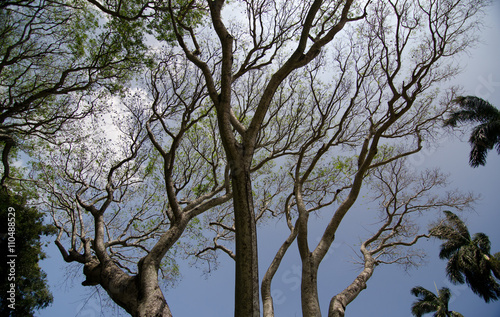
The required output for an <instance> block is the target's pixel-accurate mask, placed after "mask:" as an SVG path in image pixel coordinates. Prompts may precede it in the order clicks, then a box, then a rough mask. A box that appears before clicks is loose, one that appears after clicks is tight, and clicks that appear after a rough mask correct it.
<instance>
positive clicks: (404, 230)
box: [328, 159, 475, 317]
mask: <svg viewBox="0 0 500 317" xmlns="http://www.w3.org/2000/svg"><path fill="white" fill-rule="evenodd" d="M368 183H369V184H371V185H372V187H371V188H370V194H371V195H373V197H374V198H375V199H376V201H377V202H378V203H379V208H380V210H381V213H380V220H381V221H380V224H378V226H376V227H375V230H376V231H375V232H374V233H373V234H372V235H371V236H370V237H369V238H368V239H366V240H365V241H364V242H363V243H361V246H360V251H361V256H360V258H361V263H362V265H363V270H362V271H361V272H360V273H359V274H358V276H357V277H356V278H355V280H354V281H353V282H352V283H351V284H350V285H349V286H348V287H346V288H345V289H344V290H343V291H342V292H340V293H339V294H337V295H335V296H334V297H333V298H332V300H331V302H330V308H329V312H328V316H330V317H343V316H344V313H345V310H346V307H347V305H348V304H349V303H350V302H352V301H353V300H354V299H355V298H356V297H357V296H358V295H359V294H360V293H361V291H362V290H363V289H365V288H366V285H367V282H368V280H369V279H370V278H371V276H372V275H373V273H374V271H375V268H376V267H377V266H378V265H381V264H400V265H403V266H404V267H406V268H407V267H410V266H417V265H419V260H420V259H421V258H422V257H423V256H424V254H425V253H423V252H422V251H421V250H418V249H414V248H413V246H414V245H415V244H416V243H417V242H418V241H419V240H420V239H422V238H429V237H430V234H425V233H423V232H421V233H419V231H421V230H420V226H419V225H418V221H417V218H418V217H419V216H422V214H428V213H431V212H432V211H433V210H439V209H440V208H443V207H454V208H456V209H458V210H462V209H464V208H467V207H469V205H470V203H471V202H473V201H474V199H475V198H474V196H473V195H471V194H465V195H464V194H463V193H460V192H458V191H448V192H446V193H444V194H442V195H437V194H433V193H435V192H438V191H439V189H440V188H445V187H446V185H447V181H446V177H445V176H444V175H443V174H442V173H440V172H439V171H437V170H427V171H424V172H421V173H420V175H419V174H417V173H415V172H413V173H412V172H411V169H410V167H409V164H408V163H407V162H406V160H404V159H400V160H397V161H393V162H390V163H388V164H386V165H382V166H379V167H377V168H375V169H374V171H373V172H372V175H370V179H369V180H368ZM405 249H406V251H405Z"/></svg>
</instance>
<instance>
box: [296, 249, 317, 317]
mask: <svg viewBox="0 0 500 317" xmlns="http://www.w3.org/2000/svg"><path fill="white" fill-rule="evenodd" d="M311 257H312V255H311ZM311 257H309V259H307V260H305V261H304V259H303V260H302V283H301V285H300V290H301V300H302V314H303V316H308V317H321V309H320V306H319V298H318V267H317V265H316V264H314V261H313V260H312V258H311Z"/></svg>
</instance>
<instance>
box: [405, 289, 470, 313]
mask: <svg viewBox="0 0 500 317" xmlns="http://www.w3.org/2000/svg"><path fill="white" fill-rule="evenodd" d="M436 290H437V289H436ZM411 293H412V294H413V295H415V296H416V297H418V300H417V301H416V302H414V303H413V305H412V307H411V313H412V314H413V315H414V316H416V317H421V316H422V315H425V314H427V313H432V312H435V313H434V316H435V317H463V316H462V314H460V313H457V312H454V311H449V310H448V302H449V301H450V298H451V292H450V290H449V289H448V288H447V287H443V288H441V289H440V290H439V291H438V295H437V296H436V295H435V294H434V293H433V292H431V291H429V290H427V289H425V288H423V287H422V286H417V287H414V288H412V290H411Z"/></svg>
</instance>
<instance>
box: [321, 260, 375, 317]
mask: <svg viewBox="0 0 500 317" xmlns="http://www.w3.org/2000/svg"><path fill="white" fill-rule="evenodd" d="M375 266H376V262H375V260H374V259H373V258H372V257H371V255H368V254H365V267H364V269H363V271H362V272H361V273H360V274H359V275H358V276H357V277H356V279H355V280H354V281H353V282H352V283H351V285H349V286H348V287H347V288H346V289H344V290H343V291H342V292H340V293H339V294H337V295H335V296H334V297H333V298H332V300H331V301H330V307H329V309H328V317H344V315H345V309H346V307H347V305H349V303H351V302H352V301H353V300H354V299H355V298H356V297H357V296H358V295H359V293H361V291H362V290H364V289H365V288H366V282H367V281H368V280H369V279H370V277H371V276H372V274H373V270H374V269H375Z"/></svg>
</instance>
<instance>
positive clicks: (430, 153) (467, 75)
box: [36, 0, 500, 317]
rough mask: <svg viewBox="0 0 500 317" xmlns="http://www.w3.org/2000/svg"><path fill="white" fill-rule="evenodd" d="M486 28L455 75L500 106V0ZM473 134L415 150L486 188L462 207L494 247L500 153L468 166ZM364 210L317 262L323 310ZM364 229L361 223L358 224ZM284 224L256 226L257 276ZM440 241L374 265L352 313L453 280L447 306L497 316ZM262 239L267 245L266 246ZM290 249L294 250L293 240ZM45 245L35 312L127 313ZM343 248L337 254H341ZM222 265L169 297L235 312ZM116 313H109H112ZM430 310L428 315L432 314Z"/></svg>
mask: <svg viewBox="0 0 500 317" xmlns="http://www.w3.org/2000/svg"><path fill="white" fill-rule="evenodd" d="M485 24H486V26H487V28H486V29H485V30H484V32H483V33H482V41H483V43H482V44H480V45H478V46H477V48H476V49H474V50H473V51H471V55H470V58H468V60H467V62H466V64H465V65H464V66H465V67H466V70H465V72H464V73H463V74H461V75H460V76H459V77H458V78H457V79H456V80H457V82H459V83H460V84H461V85H463V87H464V91H465V94H466V95H476V96H479V97H481V98H484V99H486V100H489V101H490V102H491V103H492V104H493V105H495V106H497V107H499V108H500V1H498V0H497V1H495V4H494V5H493V6H492V7H491V8H490V10H489V11H488V17H487V19H485ZM467 138H468V135H467V134H465V135H463V136H462V137H461V140H460V139H458V138H451V137H449V138H447V139H445V140H440V141H439V147H438V148H436V149H434V150H427V151H425V152H423V153H421V154H419V156H418V157H416V158H414V160H413V164H415V166H416V167H422V168H424V167H429V168H430V167H440V168H441V169H442V171H443V172H445V173H449V175H450V176H449V180H450V181H451V185H450V187H451V188H460V189H461V190H463V191H465V192H467V191H473V192H475V193H477V194H480V195H481V200H480V201H479V202H478V203H477V204H476V205H475V212H465V213H463V214H461V216H462V218H463V219H464V220H466V223H467V225H468V227H469V230H470V232H471V233H476V232H484V233H486V234H487V235H488V236H489V237H490V241H491V245H492V253H495V252H500V230H498V228H499V225H500V208H499V205H500V191H499V189H500V155H498V154H497V153H495V152H494V151H490V153H489V155H488V159H487V165H486V166H485V167H479V168H475V169H473V168H471V167H469V165H468V155H469V150H470V147H469V144H468V143H467ZM362 212H363V205H360V204H357V205H356V207H355V208H354V210H353V212H350V213H349V214H348V216H347V217H346V219H345V223H344V224H343V226H342V227H341V229H340V230H339V232H338V233H337V235H336V237H337V239H336V242H335V244H334V248H335V250H334V251H335V253H334V254H335V255H333V256H332V257H331V258H328V259H326V260H325V261H324V263H322V265H321V266H320V283H319V292H320V302H321V305H322V311H323V313H324V314H325V315H326V314H327V307H328V303H329V300H330V298H331V296H333V295H334V294H335V293H337V292H338V291H340V290H342V289H343V288H344V287H346V286H347V285H348V284H349V283H351V282H352V280H353V279H354V278H355V277H356V275H357V274H358V268H359V267H357V266H353V265H352V264H351V263H350V262H349V261H350V257H352V256H354V253H353V251H352V249H354V250H357V249H358V246H357V245H356V244H355V242H356V241H353V240H352V239H353V238H354V239H355V238H356V236H355V235H359V237H360V238H363V236H362V232H354V235H353V232H352V231H355V229H353V228H355V225H356V217H358V216H359V215H360V214H361V213H362ZM358 231H359V230H358ZM286 234H287V233H286V231H283V230H281V231H280V228H279V226H278V225H276V226H275V225H274V224H268V225H265V226H264V227H262V228H260V229H259V246H260V247H261V249H260V250H259V252H260V253H259V260H260V266H261V267H260V277H261V278H262V276H263V274H264V272H265V270H266V269H267V265H268V264H269V261H270V259H271V257H272V256H273V255H274V252H276V250H277V248H278V247H279V245H280V244H281V243H282V241H283V239H284V237H285V235H286ZM439 244H440V242H439V241H435V240H432V239H431V240H429V241H427V242H425V241H424V242H423V243H422V244H420V245H419V246H420V247H421V248H424V249H425V250H426V251H427V253H428V256H427V264H426V265H423V266H421V267H420V268H418V269H412V270H410V271H409V272H405V271H404V270H403V269H402V268H400V267H397V266H392V265H381V266H379V267H377V268H376V270H375V273H374V275H373V277H372V278H371V279H370V280H369V282H368V287H367V289H366V290H364V291H363V292H362V293H361V294H360V295H359V296H358V298H357V299H356V300H355V301H354V302H352V303H351V304H350V305H349V306H347V310H346V315H347V316H348V317H358V316H374V317H410V316H411V314H410V306H411V303H412V302H413V301H414V300H415V297H414V296H412V295H411V294H410V289H411V288H412V287H414V286H417V285H420V286H423V287H425V288H427V289H429V290H435V287H437V288H441V287H445V286H446V287H449V288H450V290H451V291H452V300H451V302H450V309H451V310H455V311H458V312H460V313H462V314H463V315H464V316H465V317H475V316H482V317H499V316H500V301H498V302H494V303H489V304H486V303H484V301H483V300H482V299H480V298H479V297H478V296H477V295H475V294H473V293H472V292H471V291H470V290H469V289H468V288H467V286H465V285H461V286H460V285H458V286H457V285H452V284H450V283H449V282H448V281H447V279H446V275H445V265H446V262H445V261H443V260H440V259H439V258H438V252H439V251H438V250H439ZM263 246H265V247H263ZM291 249H295V250H296V245H295V244H294V245H292V247H291ZM46 252H47V254H48V255H49V258H48V259H46V260H44V261H42V263H41V267H42V269H43V270H44V271H45V272H47V274H48V280H49V285H50V287H51V291H52V293H53V295H54V303H53V304H52V305H51V306H50V307H48V308H46V309H43V310H40V311H39V312H38V313H37V314H36V316H39V317H54V316H65V317H73V316H75V317H76V316H78V317H96V316H108V317H110V316H128V315H127V314H126V313H125V312H124V311H123V310H121V309H119V308H113V307H111V308H108V309H107V310H105V311H104V312H103V311H101V303H100V301H99V298H96V297H90V298H89V296H88V294H89V293H91V292H92V288H90V287H83V286H81V285H80V283H81V282H82V281H83V273H82V267H81V266H78V267H77V268H76V271H75V278H74V279H73V281H69V282H67V283H66V282H65V281H64V280H65V270H66V268H67V266H68V265H67V264H66V263H65V262H64V261H63V259H62V257H61V255H60V254H59V251H58V250H57V248H56V246H55V245H54V244H53V243H52V244H51V245H50V246H49V247H48V248H46ZM337 255H339V256H337ZM220 259H221V265H220V267H219V269H218V270H217V271H215V272H214V273H212V274H211V275H210V276H208V277H207V278H206V277H204V276H203V275H202V271H201V270H199V269H195V268H188V267H185V268H184V267H183V268H182V274H183V277H182V279H181V280H180V281H179V282H178V285H177V286H176V287H175V288H173V289H171V290H169V291H168V292H167V293H166V295H165V296H166V298H167V302H168V304H169V306H170V308H171V310H172V313H173V315H174V316H206V317H211V316H214V317H218V316H223V317H224V316H232V315H233V288H234V282H233V281H234V274H233V272H234V268H233V264H232V263H231V261H229V260H227V259H226V258H225V257H224V255H221V257H220ZM297 270H298V272H299V273H300V260H299V258H298V257H297V253H296V251H293V252H290V254H287V257H286V258H285V263H283V265H282V267H281V268H280V270H279V271H278V273H277V276H276V277H275V279H274V281H273V290H274V291H275V294H278V296H276V297H275V311H276V316H277V317H279V316H302V313H301V310H300V287H297V286H298V284H297V283H298V281H299V280H298V277H299V275H298V274H297ZM110 314H111V315H110ZM428 316H431V315H430V314H429V315H428Z"/></svg>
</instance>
